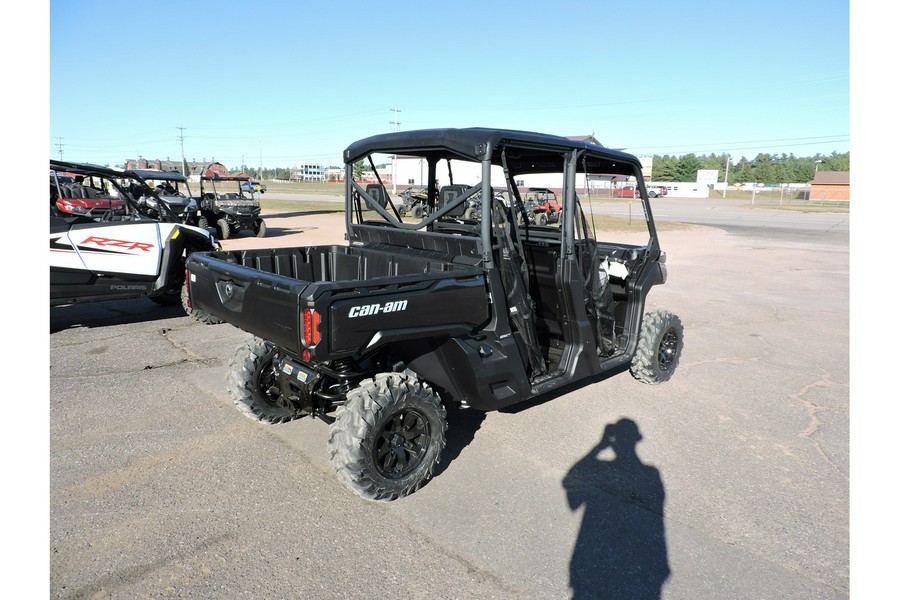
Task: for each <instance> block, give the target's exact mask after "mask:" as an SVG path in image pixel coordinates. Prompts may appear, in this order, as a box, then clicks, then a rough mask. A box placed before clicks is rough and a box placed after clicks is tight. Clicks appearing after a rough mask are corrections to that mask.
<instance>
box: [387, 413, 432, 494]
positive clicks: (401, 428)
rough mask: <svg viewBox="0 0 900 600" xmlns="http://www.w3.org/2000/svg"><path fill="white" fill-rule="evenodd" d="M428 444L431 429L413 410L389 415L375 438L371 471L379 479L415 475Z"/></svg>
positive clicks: (420, 414) (425, 420)
mask: <svg viewBox="0 0 900 600" xmlns="http://www.w3.org/2000/svg"><path fill="white" fill-rule="evenodd" d="M430 444H431V428H430V426H429V424H428V420H427V419H426V418H425V416H424V415H423V414H422V413H420V412H419V411H417V410H413V409H409V408H407V409H403V410H400V411H398V412H396V413H394V414H393V415H391V416H390V417H389V418H388V419H387V420H385V422H384V424H383V425H382V426H381V427H380V428H379V430H378V433H377V434H376V436H375V468H376V469H377V470H378V473H380V474H381V475H382V476H383V477H386V478H388V479H401V478H403V477H406V476H407V475H409V474H410V473H412V472H413V471H415V470H416V469H417V468H418V467H419V465H420V464H421V463H422V461H423V460H424V459H425V453H426V451H427V450H428V446H429V445H430Z"/></svg>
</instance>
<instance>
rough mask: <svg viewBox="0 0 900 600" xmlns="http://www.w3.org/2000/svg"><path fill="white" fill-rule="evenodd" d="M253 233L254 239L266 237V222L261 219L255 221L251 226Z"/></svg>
mask: <svg viewBox="0 0 900 600" xmlns="http://www.w3.org/2000/svg"><path fill="white" fill-rule="evenodd" d="M253 233H255V234H256V237H266V222H265V221H263V220H262V219H257V220H256V223H255V224H254V226H253Z"/></svg>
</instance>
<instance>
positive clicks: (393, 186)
mask: <svg viewBox="0 0 900 600" xmlns="http://www.w3.org/2000/svg"><path fill="white" fill-rule="evenodd" d="M388 110H392V111H394V122H393V123H391V131H399V130H400V122H399V121H398V120H397V113H398V112H400V109H399V108H397V107H396V106H395V107H394V108H391V109H388ZM391 193H393V194H396V193H397V155H396V154H395V155H393V156H391Z"/></svg>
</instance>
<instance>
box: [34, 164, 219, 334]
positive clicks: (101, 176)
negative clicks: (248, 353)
mask: <svg viewBox="0 0 900 600" xmlns="http://www.w3.org/2000/svg"><path fill="white" fill-rule="evenodd" d="M176 175H177V177H176ZM179 178H180V179H179ZM154 180H156V181H157V182H161V183H157V184H156V185H152V183H153V181H154ZM186 183H187V182H186V181H184V178H183V177H182V176H181V175H179V174H177V173H175V174H174V175H173V174H160V173H158V172H148V171H128V170H126V171H121V170H118V169H110V168H107V167H100V166H97V165H89V164H83V163H70V162H62V161H53V160H51V161H50V306H60V305H65V304H75V303H82V302H96V301H100V300H124V299H131V298H148V299H149V300H152V301H153V302H156V303H157V304H163V305H170V304H171V305H176V306H177V305H179V304H180V305H181V306H182V307H183V308H184V310H185V312H187V314H188V315H190V316H193V317H194V318H195V319H197V320H198V321H201V322H203V323H219V322H221V320H220V319H218V318H216V317H214V316H212V315H210V314H209V313H207V312H204V311H202V310H197V309H196V308H194V307H193V306H192V305H191V303H190V300H189V298H188V295H187V290H186V288H185V261H186V260H187V258H188V257H189V256H190V255H191V254H193V253H195V252H209V251H213V250H219V249H221V245H220V244H219V242H218V241H217V240H216V238H215V236H214V235H212V234H211V233H210V232H209V231H208V230H206V229H203V228H199V227H196V223H190V222H188V221H190V213H191V209H190V208H189V207H191V203H192V202H193V203H194V204H193V206H194V207H195V208H196V202H195V201H194V200H193V199H192V198H190V196H189V195H184V194H182V193H180V192H179V186H180V184H185V185H186ZM173 207H174V208H173Z"/></svg>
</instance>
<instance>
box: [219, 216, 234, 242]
mask: <svg viewBox="0 0 900 600" xmlns="http://www.w3.org/2000/svg"><path fill="white" fill-rule="evenodd" d="M216 229H218V230H219V237H220V238H222V239H223V240H227V239H228V238H230V237H231V233H232V232H231V225H229V224H228V221H226V220H225V219H219V220H218V222H217V223H216Z"/></svg>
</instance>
